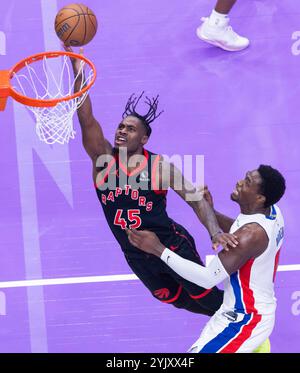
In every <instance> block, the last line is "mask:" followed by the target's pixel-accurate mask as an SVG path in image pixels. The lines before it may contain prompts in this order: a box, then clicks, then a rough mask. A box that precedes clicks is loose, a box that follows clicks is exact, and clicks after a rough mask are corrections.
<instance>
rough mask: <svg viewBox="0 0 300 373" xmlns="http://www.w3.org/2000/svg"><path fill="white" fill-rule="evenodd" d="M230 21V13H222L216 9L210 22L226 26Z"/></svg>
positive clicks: (213, 24)
mask: <svg viewBox="0 0 300 373" xmlns="http://www.w3.org/2000/svg"><path fill="white" fill-rule="evenodd" d="M228 22H229V17H228V14H222V13H218V12H216V11H215V10H214V9H213V11H212V12H211V15H210V17H209V23H210V25H211V26H216V27H224V26H225V25H227V23H228Z"/></svg>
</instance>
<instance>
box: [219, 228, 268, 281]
mask: <svg viewBox="0 0 300 373" xmlns="http://www.w3.org/2000/svg"><path fill="white" fill-rule="evenodd" d="M234 234H235V235H236V236H237V238H238V241H239V244H238V246H237V247H235V248H234V247H232V248H231V249H230V250H229V251H225V250H222V251H220V252H219V254H218V256H219V259H220V260H221V262H222V264H223V266H224V268H225V269H226V271H227V273H228V274H231V273H234V272H236V271H237V270H238V269H239V268H241V267H242V266H243V265H244V264H245V263H246V262H247V261H248V260H249V259H251V258H253V259H254V258H257V257H258V256H260V255H261V254H262V253H263V252H264V251H265V250H266V248H267V247H268V244H269V238H268V236H267V233H266V231H265V230H264V229H263V228H262V227H261V226H260V225H259V224H257V223H250V224H246V225H243V226H242V227H241V228H240V229H238V230H237V231H235V232H234Z"/></svg>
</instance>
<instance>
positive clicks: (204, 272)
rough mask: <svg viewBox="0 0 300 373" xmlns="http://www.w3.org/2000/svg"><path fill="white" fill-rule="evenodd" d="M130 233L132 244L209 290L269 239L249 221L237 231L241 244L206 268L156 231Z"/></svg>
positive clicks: (256, 254)
mask: <svg viewBox="0 0 300 373" xmlns="http://www.w3.org/2000/svg"><path fill="white" fill-rule="evenodd" d="M127 234H128V239H129V241H130V243H131V244H132V245H134V246H135V247H137V248H139V249H140V250H142V251H144V252H146V253H148V254H152V255H155V256H157V257H159V258H161V259H162V260H163V261H164V262H165V263H166V264H167V265H168V266H169V267H170V268H171V269H173V271H175V272H176V273H178V274H179V275H180V276H181V277H183V278H184V279H186V280H188V281H190V282H193V283H195V284H197V285H199V286H202V287H204V288H206V289H210V288H212V287H213V286H216V285H218V284H219V283H220V282H222V281H223V280H225V279H226V278H227V277H229V276H230V275H231V274H232V273H234V272H236V271H237V270H238V269H240V268H241V267H242V266H243V265H244V264H245V263H246V262H247V261H248V260H249V259H251V258H256V257H258V256H259V255H261V254H262V253H263V252H264V251H265V250H266V248H267V247H268V242H269V239H268V236H267V234H266V232H265V231H264V229H263V228H262V227H261V226H260V225H258V224H256V223H251V224H247V225H245V226H243V227H241V228H240V229H239V230H238V231H236V232H235V234H236V235H237V237H238V240H239V244H238V246H237V247H236V248H231V250H229V251H226V250H222V251H221V252H220V253H219V254H218V255H215V257H214V258H213V260H212V261H211V262H210V263H209V265H208V266H207V267H204V266H202V265H199V264H197V263H194V262H192V261H190V260H187V259H184V258H182V257H181V256H179V255H178V254H176V253H175V252H174V251H171V250H169V249H168V248H165V247H164V245H163V244H162V243H161V242H160V240H159V239H158V237H157V236H156V234H155V233H153V232H150V231H136V230H128V231H127Z"/></svg>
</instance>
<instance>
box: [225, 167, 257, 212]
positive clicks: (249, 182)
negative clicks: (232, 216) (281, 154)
mask: <svg viewBox="0 0 300 373" xmlns="http://www.w3.org/2000/svg"><path fill="white" fill-rule="evenodd" d="M260 185H261V176H260V174H259V172H258V171H257V170H254V171H248V172H247V173H246V175H245V178H244V179H242V180H240V181H238V182H237V184H236V187H235V189H234V191H233V192H232V193H231V199H232V200H233V201H235V202H237V203H238V204H239V205H248V206H253V204H256V203H257V199H258V198H259V197H260V196H261V194H260Z"/></svg>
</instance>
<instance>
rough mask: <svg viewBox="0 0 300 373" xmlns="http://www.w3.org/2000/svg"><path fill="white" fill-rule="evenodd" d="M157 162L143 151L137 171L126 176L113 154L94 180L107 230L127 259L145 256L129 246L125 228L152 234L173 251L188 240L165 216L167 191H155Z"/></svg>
mask: <svg viewBox="0 0 300 373" xmlns="http://www.w3.org/2000/svg"><path fill="white" fill-rule="evenodd" d="M159 160H160V156H159V155H156V154H154V153H151V152H149V151H147V150H143V157H142V158H141V159H140V162H139V165H138V167H137V168H135V169H134V170H133V171H132V172H131V173H128V171H127V167H126V165H124V164H123V163H122V162H121V160H120V159H119V157H118V154H117V153H116V152H114V153H113V156H112V157H111V159H110V161H109V162H108V165H107V167H106V168H105V170H103V171H102V172H101V177H97V180H96V191H97V195H98V198H99V201H100V203H101V205H102V207H103V211H104V214H105V217H106V219H107V222H108V224H109V226H110V229H111V231H112V232H113V234H114V236H115V237H116V239H117V241H118V242H119V244H120V246H121V248H122V250H123V251H124V253H125V254H127V255H130V256H131V257H132V256H141V255H142V256H143V255H145V254H144V253H143V252H142V251H140V250H139V249H137V248H136V247H134V246H132V245H131V244H130V242H129V240H128V237H127V234H126V231H125V228H131V229H141V230H144V229H147V230H150V231H152V232H155V233H156V234H157V236H158V237H159V239H160V241H161V242H162V243H163V244H164V245H165V246H168V247H169V248H171V249H173V250H175V249H176V248H177V247H178V246H179V245H180V243H181V241H182V240H184V239H185V240H186V239H187V235H188V236H189V234H188V233H187V232H186V231H185V230H183V228H182V227H181V226H180V225H178V224H176V223H175V222H174V221H173V220H172V219H170V218H169V217H168V214H167V212H166V194H167V191H162V190H158V188H157V186H156V180H155V175H156V170H157V167H158V165H159ZM99 175H100V174H98V176H99ZM188 238H190V241H192V240H193V239H192V238H191V237H190V236H189V237H188ZM191 245H193V243H192V242H191Z"/></svg>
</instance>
